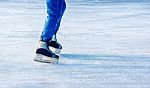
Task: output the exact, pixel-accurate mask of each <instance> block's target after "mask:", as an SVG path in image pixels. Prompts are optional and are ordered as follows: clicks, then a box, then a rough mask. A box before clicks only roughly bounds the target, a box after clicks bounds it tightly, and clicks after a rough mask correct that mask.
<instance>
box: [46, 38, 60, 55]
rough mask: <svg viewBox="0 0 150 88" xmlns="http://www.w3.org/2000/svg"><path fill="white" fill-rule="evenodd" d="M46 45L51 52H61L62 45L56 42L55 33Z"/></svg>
mask: <svg viewBox="0 0 150 88" xmlns="http://www.w3.org/2000/svg"><path fill="white" fill-rule="evenodd" d="M48 46H49V48H50V50H51V51H52V52H53V53H55V54H59V53H61V49H62V46H61V44H60V43H58V41H57V38H56V35H54V36H53V39H52V40H51V41H50V42H49V44H48Z"/></svg>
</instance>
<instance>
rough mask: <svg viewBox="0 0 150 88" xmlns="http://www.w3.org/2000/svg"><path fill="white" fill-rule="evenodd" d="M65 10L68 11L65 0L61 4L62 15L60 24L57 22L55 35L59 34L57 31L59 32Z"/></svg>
mask: <svg viewBox="0 0 150 88" xmlns="http://www.w3.org/2000/svg"><path fill="white" fill-rule="evenodd" d="M65 10H66V2H65V0H63V2H62V4H61V13H60V16H59V19H58V22H57V24H56V27H55V32H54V34H55V35H56V34H57V31H58V30H59V27H60V23H61V19H62V16H63V14H64V12H65Z"/></svg>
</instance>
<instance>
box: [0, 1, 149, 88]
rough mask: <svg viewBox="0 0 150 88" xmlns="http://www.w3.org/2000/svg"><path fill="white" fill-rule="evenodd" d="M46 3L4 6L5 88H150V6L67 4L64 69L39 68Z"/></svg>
mask: <svg viewBox="0 0 150 88" xmlns="http://www.w3.org/2000/svg"><path fill="white" fill-rule="evenodd" d="M45 18H46V10H45V1H44V0H0V46H1V48H0V88H150V1H149V0H68V1H67V9H66V12H65V15H64V17H63V19H62V24H61V27H60V30H59V32H58V40H59V42H60V43H61V44H62V45H63V51H62V54H61V60H60V63H59V64H57V65H54V64H45V63H38V62H34V61H33V59H34V57H35V49H36V47H37V42H38V39H39V37H40V33H41V31H42V28H43V24H44V20H45Z"/></svg>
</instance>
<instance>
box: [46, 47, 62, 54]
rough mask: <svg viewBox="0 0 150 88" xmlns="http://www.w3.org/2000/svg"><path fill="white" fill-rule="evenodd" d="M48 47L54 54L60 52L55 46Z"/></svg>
mask: <svg viewBox="0 0 150 88" xmlns="http://www.w3.org/2000/svg"><path fill="white" fill-rule="evenodd" d="M49 48H50V50H51V51H52V52H53V53H55V54H60V53H61V49H56V48H53V47H49Z"/></svg>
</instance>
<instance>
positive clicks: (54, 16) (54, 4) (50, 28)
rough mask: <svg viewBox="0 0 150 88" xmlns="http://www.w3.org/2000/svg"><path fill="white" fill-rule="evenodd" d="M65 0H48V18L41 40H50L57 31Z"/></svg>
mask: <svg viewBox="0 0 150 88" xmlns="http://www.w3.org/2000/svg"><path fill="white" fill-rule="evenodd" d="M62 1H63V0H46V4H47V20H46V21H45V25H44V28H43V32H42V35H41V40H42V41H45V42H49V41H50V40H51V39H52V36H53V35H54V33H55V30H56V25H57V24H58V22H59V19H60V17H61V13H62V9H61V2H62Z"/></svg>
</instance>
